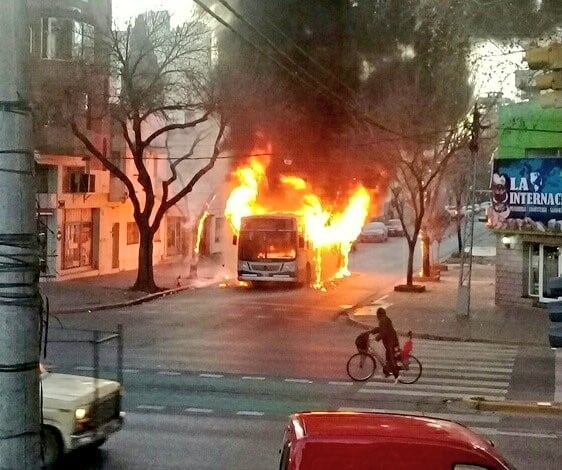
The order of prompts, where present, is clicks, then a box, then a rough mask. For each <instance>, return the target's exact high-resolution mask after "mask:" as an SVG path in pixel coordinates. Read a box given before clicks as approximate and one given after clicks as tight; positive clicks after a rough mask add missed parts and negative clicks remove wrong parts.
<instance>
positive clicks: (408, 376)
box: [398, 354, 422, 384]
mask: <svg viewBox="0 0 562 470" xmlns="http://www.w3.org/2000/svg"><path fill="white" fill-rule="evenodd" d="M421 375H422V365H421V362H420V361H419V360H418V358H417V357H416V356H412V355H411V354H410V359H409V360H408V365H407V366H406V365H402V366H401V367H400V375H399V376H398V382H400V383H401V384H413V383H416V382H417V381H418V379H419V378H420V377H421Z"/></svg>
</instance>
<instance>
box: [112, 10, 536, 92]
mask: <svg viewBox="0 0 562 470" xmlns="http://www.w3.org/2000/svg"><path fill="white" fill-rule="evenodd" d="M193 6H194V3H193V1H192V0H113V18H114V20H115V21H116V22H117V24H118V25H123V24H124V23H126V22H127V20H129V19H131V18H134V17H135V16H137V15H138V14H140V13H144V12H146V11H149V10H168V11H170V12H171V13H172V24H178V23H182V22H184V21H186V20H187V19H188V18H190V16H191V11H192V9H193ZM475 53H476V54H477V55H478V56H479V57H478V58H476V57H474V56H473V57H472V58H471V59H472V60H471V62H472V63H471V65H472V67H473V73H474V75H473V77H474V78H475V92H476V94H477V95H485V94H487V93H493V92H498V91H501V92H503V93H504V96H505V97H507V98H512V99H513V98H515V96H516V95H517V89H516V88H515V76H514V74H515V70H517V69H520V68H525V67H524V63H523V62H522V59H523V54H522V53H515V54H513V53H512V52H511V51H510V50H509V47H508V46H505V45H502V44H498V43H495V42H494V43H490V42H488V43H486V44H481V45H480V46H479V47H478V48H477V52H476V51H475ZM474 59H476V60H474Z"/></svg>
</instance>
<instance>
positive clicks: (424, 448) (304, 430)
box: [279, 411, 514, 470]
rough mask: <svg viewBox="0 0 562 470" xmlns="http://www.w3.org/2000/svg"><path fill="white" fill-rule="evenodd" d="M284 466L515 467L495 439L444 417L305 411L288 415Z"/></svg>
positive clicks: (333, 469)
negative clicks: (501, 452)
mask: <svg viewBox="0 0 562 470" xmlns="http://www.w3.org/2000/svg"><path fill="white" fill-rule="evenodd" d="M280 453H281V460H280V465H279V470H309V469H322V470H339V469H342V468H349V469H354V470H367V469H369V470H379V469H380V470H382V469H385V470H386V469H389V468H391V469H393V470H420V469H432V470H461V469H462V470H468V469H470V470H478V469H481V470H509V469H511V470H513V469H514V467H512V466H510V464H509V463H508V462H507V461H506V460H505V458H504V457H503V456H502V455H501V454H500V452H499V451H498V450H497V449H496V448H495V447H494V445H493V443H492V442H491V441H489V440H487V439H485V438H484V437H482V436H480V435H479V434H477V433H475V432H474V431H471V430H470V429H468V428H467V427H465V426H462V425H461V424H458V423H455V422H453V421H447V420H444V419H437V418H429V417H421V416H413V415H399V414H391V413H350V412H338V411H335V412H306V413H297V414H294V415H292V416H290V418H289V424H288V425H287V427H286V429H285V436H284V441H283V447H282V449H281V452H280Z"/></svg>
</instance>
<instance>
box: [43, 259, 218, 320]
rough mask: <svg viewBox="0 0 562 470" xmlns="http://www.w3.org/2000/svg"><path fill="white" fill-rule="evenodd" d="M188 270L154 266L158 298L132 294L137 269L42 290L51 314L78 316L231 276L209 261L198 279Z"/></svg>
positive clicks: (51, 284) (50, 285)
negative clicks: (190, 275)
mask: <svg viewBox="0 0 562 470" xmlns="http://www.w3.org/2000/svg"><path fill="white" fill-rule="evenodd" d="M189 268H190V267H189V264H187V263H184V262H182V261H179V262H171V263H161V264H158V265H156V266H154V279H155V282H156V285H157V286H158V287H160V288H162V289H163V291H162V292H158V293H156V294H147V293H146V292H135V291H131V290H129V288H130V287H131V286H132V285H133V284H134V283H135V279H136V275H137V270H136V269H135V270H132V271H121V272H119V273H115V274H105V275H102V276H94V277H84V278H81V279H73V280H68V281H57V282H55V281H46V282H41V283H40V284H39V287H40V290H41V293H42V294H43V296H44V297H47V298H48V299H49V308H50V312H51V313H53V314H61V313H77V312H87V311H93V310H103V309H107V308H112V307H120V306H126V305H134V304H135V303H140V302H143V301H146V300H150V299H152V298H156V297H160V296H162V295H167V294H171V293H174V292H179V291H182V290H186V289H195V288H200V287H206V286H209V285H212V284H216V283H219V282H222V281H224V279H225V277H226V276H227V275H228V273H227V271H226V270H225V269H224V268H223V267H222V266H221V265H220V264H219V263H217V262H216V261H215V260H214V259H212V258H207V257H205V258H201V259H200V261H199V265H198V267H197V277H196V278H190V277H189ZM178 276H179V279H178ZM178 281H179V286H178Z"/></svg>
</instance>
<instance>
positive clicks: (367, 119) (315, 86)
mask: <svg viewBox="0 0 562 470" xmlns="http://www.w3.org/2000/svg"><path fill="white" fill-rule="evenodd" d="M193 1H194V2H195V3H196V4H197V5H199V6H200V7H201V8H202V9H203V10H204V11H205V12H207V13H208V14H209V15H211V16H212V17H213V18H215V19H216V20H217V21H218V22H219V23H221V24H222V25H223V26H225V27H226V28H228V29H229V30H230V31H232V32H233V33H234V34H235V35H236V36H238V37H240V38H241V39H242V40H243V41H244V42H246V43H248V44H249V45H250V46H252V47H253V48H255V49H256V50H257V51H258V52H260V53H261V54H262V55H264V56H266V57H267V58H269V59H270V60H271V61H272V62H274V63H275V64H276V65H278V66H279V67H281V68H282V69H283V70H285V71H286V72H287V73H288V74H289V76H290V77H291V78H293V79H297V80H299V81H301V82H302V83H303V84H304V85H306V86H308V87H309V88H311V89H312V90H314V91H318V86H320V87H322V88H326V86H325V85H324V84H323V83H321V82H319V81H318V80H317V79H316V78H314V77H313V79H314V82H315V83H310V82H308V81H306V80H305V79H303V77H301V76H299V75H298V72H297V71H294V70H290V69H289V68H288V67H287V66H286V65H285V64H283V63H281V62H279V61H278V60H277V59H276V58H275V57H273V56H271V55H270V54H268V53H267V52H266V51H264V50H263V49H262V48H261V47H260V46H258V45H257V44H255V43H254V42H253V41H251V40H250V39H248V38H246V37H245V36H244V35H242V34H241V33H240V32H239V31H237V30H236V29H235V28H234V27H233V26H232V25H230V24H228V23H227V22H226V21H225V20H224V19H223V18H222V17H220V16H219V15H218V14H216V13H215V12H213V11H212V10H211V9H210V8H208V7H207V6H206V5H205V4H203V3H202V2H201V0H193ZM273 49H274V51H275V52H277V53H280V51H279V50H278V49H277V48H276V47H273ZM307 75H310V74H308V72H307ZM327 90H328V93H329V94H330V95H332V96H334V97H335V98H336V99H337V100H338V101H340V102H341V103H342V104H344V105H345V106H348V107H350V108H351V110H352V111H354V112H355V113H358V115H357V116H356V117H357V118H359V119H361V120H363V121H365V122H368V123H369V124H371V125H373V126H374V127H376V128H378V129H380V130H383V131H385V132H388V133H390V134H394V135H397V136H399V137H402V138H404V139H408V138H409V137H408V136H405V135H403V134H401V133H400V132H397V131H394V130H392V129H390V128H388V127H386V126H384V125H383V124H380V123H379V122H377V121H375V120H374V119H372V118H371V117H369V116H367V115H366V114H364V113H363V112H361V111H360V110H357V109H356V108H355V107H354V106H352V105H350V104H349V103H348V102H347V101H346V100H345V99H344V98H342V97H341V96H339V95H337V94H336V93H335V92H334V91H333V90H330V89H329V88H328V89H327Z"/></svg>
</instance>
